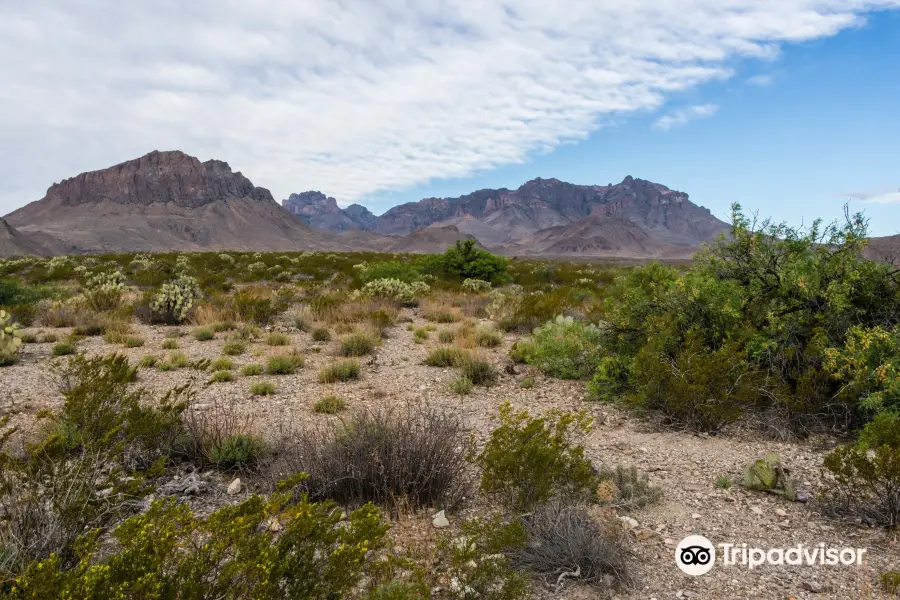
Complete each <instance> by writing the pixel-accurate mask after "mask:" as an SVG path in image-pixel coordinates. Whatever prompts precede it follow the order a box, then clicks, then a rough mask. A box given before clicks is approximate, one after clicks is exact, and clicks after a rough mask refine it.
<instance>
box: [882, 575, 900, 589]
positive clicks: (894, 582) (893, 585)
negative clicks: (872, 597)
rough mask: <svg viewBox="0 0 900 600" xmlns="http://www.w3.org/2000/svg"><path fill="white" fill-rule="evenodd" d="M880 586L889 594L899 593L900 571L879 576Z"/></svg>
mask: <svg viewBox="0 0 900 600" xmlns="http://www.w3.org/2000/svg"><path fill="white" fill-rule="evenodd" d="M881 585H883V586H884V589H885V591H886V592H887V593H889V594H897V593H900V571H885V572H884V573H882V574H881Z"/></svg>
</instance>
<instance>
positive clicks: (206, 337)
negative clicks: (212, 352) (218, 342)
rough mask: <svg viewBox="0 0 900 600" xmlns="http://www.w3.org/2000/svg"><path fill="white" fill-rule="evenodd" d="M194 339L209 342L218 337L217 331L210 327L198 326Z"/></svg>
mask: <svg viewBox="0 0 900 600" xmlns="http://www.w3.org/2000/svg"><path fill="white" fill-rule="evenodd" d="M194 339H195V340H197V341H198V342H208V341H210V340H214V339H216V332H215V331H213V330H212V329H211V328H209V327H198V328H197V329H195V330H194Z"/></svg>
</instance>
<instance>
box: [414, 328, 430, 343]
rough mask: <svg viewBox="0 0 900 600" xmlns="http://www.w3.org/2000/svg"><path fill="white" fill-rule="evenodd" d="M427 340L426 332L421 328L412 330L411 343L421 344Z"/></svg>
mask: <svg viewBox="0 0 900 600" xmlns="http://www.w3.org/2000/svg"><path fill="white" fill-rule="evenodd" d="M427 339H428V330H427V329H425V328H422V327H418V328H416V329H413V341H414V342H415V343H417V344H421V343H423V342H424V341H425V340H427Z"/></svg>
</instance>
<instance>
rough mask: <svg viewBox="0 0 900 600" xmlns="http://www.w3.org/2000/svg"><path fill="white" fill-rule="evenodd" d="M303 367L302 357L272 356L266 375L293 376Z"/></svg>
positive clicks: (267, 364) (267, 365)
mask: <svg viewBox="0 0 900 600" xmlns="http://www.w3.org/2000/svg"><path fill="white" fill-rule="evenodd" d="M302 366H303V359H302V357H301V356H300V355H284V354H282V355H278V356H270V357H269V360H268V362H266V373H268V374H269V375H291V374H293V373H294V371H296V370H297V369H298V368H299V367H302Z"/></svg>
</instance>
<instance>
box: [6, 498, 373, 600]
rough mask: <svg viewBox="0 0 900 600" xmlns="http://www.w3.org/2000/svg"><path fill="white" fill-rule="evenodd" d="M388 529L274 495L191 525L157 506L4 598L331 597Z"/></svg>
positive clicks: (38, 567) (45, 566) (94, 537)
mask: <svg viewBox="0 0 900 600" xmlns="http://www.w3.org/2000/svg"><path fill="white" fill-rule="evenodd" d="M269 523H277V524H278V527H277V528H276V527H271V526H268V524H269ZM387 530H388V526H387V525H386V524H385V522H384V520H383V519H382V516H381V514H380V513H379V511H378V510H376V509H375V508H374V507H372V506H371V505H366V506H363V507H362V508H360V509H358V510H355V511H353V512H352V513H349V514H347V515H346V517H345V516H344V515H343V513H342V511H341V510H340V508H339V507H337V506H336V505H334V504H333V503H314V502H309V501H308V500H306V499H305V498H302V497H301V498H300V499H299V500H294V499H290V498H289V497H288V496H286V495H281V494H276V495H274V496H272V497H271V498H270V499H265V498H262V497H260V496H253V497H251V498H250V499H248V500H246V501H244V502H242V503H240V504H237V505H234V506H226V507H224V508H220V509H218V510H217V511H215V512H213V513H212V514H210V515H209V516H207V517H205V518H197V517H195V516H194V514H193V513H192V512H191V510H190V507H189V506H188V505H187V504H179V503H177V502H176V501H175V500H174V499H168V500H157V501H154V502H153V503H152V504H151V505H150V508H149V510H147V511H146V512H145V513H143V514H141V515H137V516H134V517H131V518H130V519H128V520H126V521H125V522H123V523H122V524H121V525H120V526H118V527H117V528H116V530H115V532H114V534H113V537H114V539H115V541H116V544H115V549H114V550H113V551H112V552H107V551H105V550H104V551H101V544H100V539H99V535H98V533H96V532H94V533H90V534H88V535H87V536H86V537H85V538H83V539H82V540H81V542H80V543H79V547H78V558H79V561H78V562H77V563H76V564H75V565H72V566H71V568H67V566H66V565H63V564H62V562H61V561H60V559H59V557H57V556H52V557H50V558H47V559H46V560H42V561H39V562H35V563H32V564H30V565H28V568H27V569H26V570H25V573H24V574H23V575H21V576H20V577H17V578H16V579H14V580H13V581H11V582H9V583H8V589H9V592H8V594H9V597H11V598H92V597H98V598H99V597H106V598H113V597H118V598H137V597H142V598H146V597H151V596H148V590H152V597H154V598H181V597H185V594H188V593H189V594H190V597H195V598H249V597H253V598H258V599H260V600H266V599H271V600H275V599H281V598H339V597H344V596H345V595H346V594H347V593H349V592H350V591H351V590H353V589H354V588H355V587H356V586H357V584H358V582H359V580H360V578H361V576H362V572H363V569H364V568H365V566H366V565H367V564H368V563H369V561H370V560H371V556H372V555H373V554H374V553H375V552H377V551H378V550H379V549H380V548H382V547H383V546H384V543H385V534H386V532H387ZM197 540H209V541H207V542H204V543H196V542H197Z"/></svg>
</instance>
